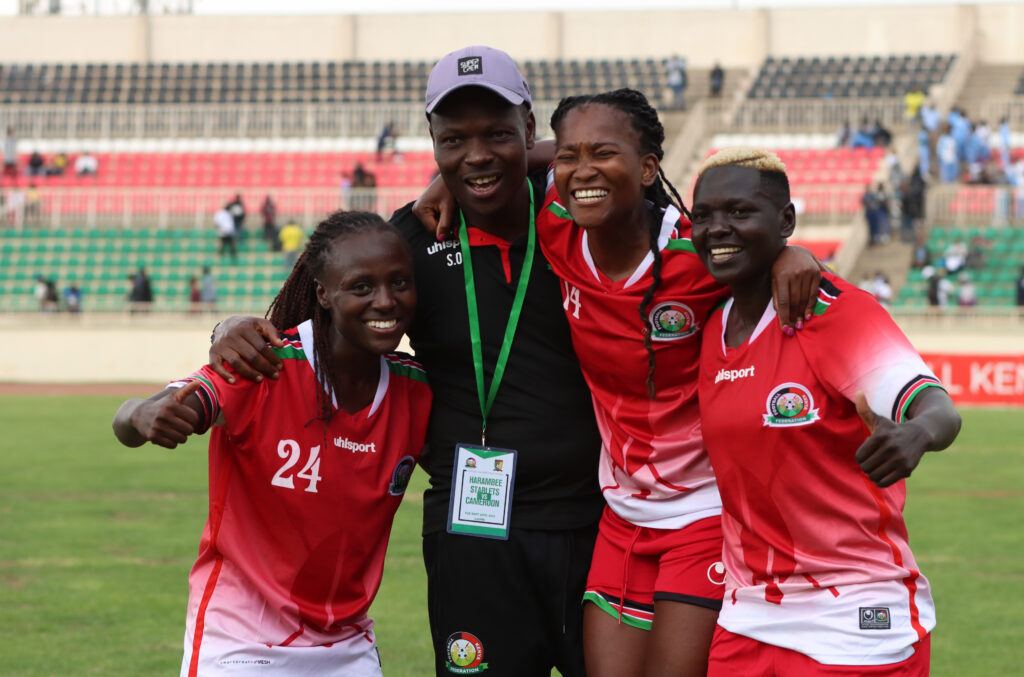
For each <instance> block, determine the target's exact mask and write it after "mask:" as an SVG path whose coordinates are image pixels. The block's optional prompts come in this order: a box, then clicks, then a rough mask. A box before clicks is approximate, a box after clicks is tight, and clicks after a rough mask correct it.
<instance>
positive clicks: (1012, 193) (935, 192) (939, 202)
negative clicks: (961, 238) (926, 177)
mask: <svg viewBox="0 0 1024 677" xmlns="http://www.w3.org/2000/svg"><path fill="white" fill-rule="evenodd" d="M925 216H926V218H927V220H928V223H930V224H941V225H947V226H996V227H999V226H1017V227H1022V226H1024V187H1019V188H1014V187H1013V186H976V185H967V184H959V183H957V184H938V185H933V186H931V187H930V188H929V189H928V192H927V194H926V196H925Z"/></svg>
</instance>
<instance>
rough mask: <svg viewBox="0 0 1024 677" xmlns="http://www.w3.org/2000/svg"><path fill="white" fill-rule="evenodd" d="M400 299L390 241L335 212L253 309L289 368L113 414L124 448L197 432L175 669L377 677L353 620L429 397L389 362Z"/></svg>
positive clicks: (198, 378) (396, 361)
mask: <svg viewBox="0 0 1024 677" xmlns="http://www.w3.org/2000/svg"><path fill="white" fill-rule="evenodd" d="M415 305H416V290H415V286H414V283H413V270H412V256H411V253H410V251H409V247H408V245H407V244H406V242H405V240H404V238H402V236H401V235H400V234H399V233H398V231H397V230H396V229H395V228H394V227H393V226H391V225H390V224H388V223H386V222H384V221H383V220H382V219H381V218H380V217H379V216H377V215H375V214H370V213H365V212H336V213H334V214H332V215H330V216H329V217H328V218H327V219H325V220H324V221H323V222H321V223H320V224H319V225H318V226H317V228H316V230H315V231H314V233H313V234H312V236H311V237H310V239H309V242H308V244H307V246H306V248H305V251H304V252H303V253H302V255H301V256H300V257H299V259H298V261H297V262H296V265H295V268H294V269H293V271H292V273H291V275H290V276H289V278H288V280H287V281H286V282H285V283H284V285H283V286H282V288H281V291H280V293H279V294H278V295H277V297H276V298H275V299H274V301H273V303H272V304H271V306H270V310H269V311H268V313H267V316H268V319H269V320H270V322H271V323H272V324H273V325H274V326H275V327H276V328H277V329H278V330H279V331H280V332H281V336H282V338H283V347H280V348H274V352H275V353H276V355H277V356H278V357H279V358H280V359H282V360H288V361H291V362H292V363H293V364H294V365H295V366H293V367H292V368H290V369H288V370H286V371H284V372H282V373H281V375H280V377H279V378H278V379H263V380H261V381H260V382H254V381H248V380H245V379H232V380H230V381H229V380H228V379H224V378H222V377H221V376H219V375H217V374H216V373H215V372H214V371H213V370H212V369H211V368H209V367H203V368H201V369H199V370H198V371H196V372H195V373H193V374H192V375H191V376H189V377H187V378H185V379H182V380H180V381H176V382H174V383H171V384H170V385H169V386H168V387H167V388H166V389H165V390H163V391H162V392H160V393H158V394H156V395H154V396H153V397H151V398H149V399H148V400H139V399H133V400H128V401H127V402H125V403H124V404H123V405H122V406H121V408H120V409H119V410H118V412H117V415H116V417H115V419H114V432H115V434H116V436H117V438H118V440H120V441H121V442H122V443H123V444H125V445H126V446H132V447H135V446H140V445H141V444H143V443H145V442H147V441H149V442H153V443H154V444H158V445H160V446H164V447H168V448H174V447H175V446H177V445H178V444H181V443H183V442H184V441H185V440H186V438H187V437H188V436H189V435H191V434H193V433H203V432H205V431H206V430H207V429H209V428H211V427H212V428H213V432H212V434H211V437H210V448H209V460H210V479H209V501H210V511H209V519H208V521H207V524H206V528H205V530H204V532H203V536H202V539H201V541H200V546H199V557H198V559H197V560H196V563H195V565H194V566H193V568H192V572H191V574H190V575H189V604H188V613H187V620H186V630H185V642H184V658H183V661H182V667H181V674H182V675H200V674H201V675H214V674H226V673H231V674H237V673H240V672H244V673H249V672H251V671H252V667H248V666H259V667H260V668H261V670H262V671H267V672H271V673H274V674H316V675H346V676H350V675H359V676H364V675H365V676H374V677H379V675H380V674H381V672H380V662H379V659H378V657H377V652H376V647H375V642H374V635H373V621H372V620H371V619H370V618H368V617H367V615H366V612H367V610H368V608H369V606H370V602H371V601H372V600H373V597H374V595H375V594H376V592H377V588H378V587H379V585H380V580H381V574H382V571H383V565H384V553H385V550H386V548H387V540H388V535H389V533H390V530H391V523H392V520H393V518H394V514H395V510H396V509H397V508H398V503H399V501H401V498H402V495H403V493H404V492H405V488H406V485H407V483H408V480H409V476H410V474H411V473H412V470H413V467H414V466H415V463H416V460H417V458H418V457H419V453H420V450H421V449H422V447H423V443H424V438H425V436H426V428H427V416H428V413H429V409H430V403H431V393H430V388H429V386H428V385H427V382H426V378H425V375H424V373H423V371H422V369H421V368H420V367H419V365H417V364H416V363H415V362H413V361H412V360H410V359H408V357H407V356H402V355H399V354H393V353H392V351H394V350H395V348H397V347H398V343H399V341H400V339H401V338H402V335H403V333H404V332H405V329H406V327H407V326H408V325H409V323H410V321H411V319H412V316H413V312H414V310H415Z"/></svg>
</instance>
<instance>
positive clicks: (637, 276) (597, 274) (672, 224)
mask: <svg viewBox="0 0 1024 677" xmlns="http://www.w3.org/2000/svg"><path fill="white" fill-rule="evenodd" d="M679 216H680V214H679V210H678V209H676V208H675V206H673V205H669V206H668V208H667V209H665V211H664V212H663V213H662V215H661V232H660V233H659V234H658V251H664V250H665V247H667V246H668V241H669V240H671V239H672V238H674V237H675V236H676V233H677V230H676V222H677V221H679ZM587 242H588V240H587V231H586V230H583V237H581V238H580V248H581V250H582V252H583V260H584V261H586V262H587V267H588V268H590V272H591V274H593V276H594V279H595V280H597V281H598V282H600V283H601V284H607V283H608V278H607V276H605V275H603V274H602V273H601V271H599V270H598V269H597V266H596V265H594V258H593V257H592V256H591V255H590V245H589V244H587ZM652 265H654V253H653V252H647V255H646V256H644V258H643V260H642V261H640V265H638V266H637V267H636V270H634V271H633V274H632V275H630V276H629V278H628V279H627V280H626V281H625V282H623V283H622V288H623V289H628V288H629V287H630V286H632V285H634V284H636V283H637V282H639V281H640V280H641V279H642V278H643V276H644V275H645V274H646V273H647V271H648V269H650V267H651V266H652Z"/></svg>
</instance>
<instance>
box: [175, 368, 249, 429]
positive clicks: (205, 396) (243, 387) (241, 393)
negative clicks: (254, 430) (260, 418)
mask: <svg viewBox="0 0 1024 677" xmlns="http://www.w3.org/2000/svg"><path fill="white" fill-rule="evenodd" d="M192 381H199V384H200V385H199V389H198V390H197V391H196V393H197V394H198V395H199V399H200V401H201V402H202V405H203V417H204V421H203V427H204V428H209V427H210V426H214V425H223V426H224V427H225V428H226V430H227V431H228V433H229V434H230V435H232V436H237V435H242V434H244V431H245V430H246V429H247V428H248V427H249V425H250V424H251V423H252V421H253V419H254V418H255V413H256V412H257V411H258V409H259V407H260V405H261V403H262V401H263V399H264V398H265V397H266V393H267V384H266V383H263V382H261V383H255V382H253V381H249V380H248V379H244V378H239V379H236V380H235V383H233V384H232V383H228V382H227V381H225V380H224V379H223V378H221V377H220V376H219V375H218V374H217V373H216V372H214V371H213V369H211V368H210V367H209V366H204V367H202V368H200V369H199V370H197V371H195V372H193V373H192V374H191V375H189V376H187V377H186V378H183V379H181V380H179V381H174V382H172V383H171V384H170V385H169V386H168V387H171V388H181V387H184V386H186V385H188V384H189V383H191V382H192Z"/></svg>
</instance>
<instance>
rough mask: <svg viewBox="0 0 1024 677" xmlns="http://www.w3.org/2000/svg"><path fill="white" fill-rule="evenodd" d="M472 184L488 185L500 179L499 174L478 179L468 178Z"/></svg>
mask: <svg viewBox="0 0 1024 677" xmlns="http://www.w3.org/2000/svg"><path fill="white" fill-rule="evenodd" d="M466 180H467V181H468V182H469V183H470V184H472V185H474V186H487V185H490V184H492V183H494V182H495V181H497V180H498V175H497V174H495V175H494V176H484V177H481V178H478V179H466Z"/></svg>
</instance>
